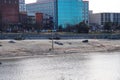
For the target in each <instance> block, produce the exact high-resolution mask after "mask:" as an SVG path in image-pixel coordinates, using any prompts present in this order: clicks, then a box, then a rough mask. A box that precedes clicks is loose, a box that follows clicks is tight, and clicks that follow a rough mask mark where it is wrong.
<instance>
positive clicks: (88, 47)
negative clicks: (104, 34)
mask: <svg viewBox="0 0 120 80" xmlns="http://www.w3.org/2000/svg"><path fill="white" fill-rule="evenodd" d="M51 47H52V41H51V40H22V41H16V40H0V58H4V57H20V56H36V55H52V54H57V55H60V54H72V53H93V52H101V53H102V52H119V51H120V40H97V39H90V40H89V42H88V43H83V42H82V39H77V40H56V41H55V40H54V51H52V50H51Z"/></svg>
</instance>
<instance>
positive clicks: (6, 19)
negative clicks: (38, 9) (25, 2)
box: [0, 0, 19, 24]
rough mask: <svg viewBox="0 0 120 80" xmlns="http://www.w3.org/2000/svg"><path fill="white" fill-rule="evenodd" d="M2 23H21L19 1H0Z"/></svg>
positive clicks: (0, 19)
mask: <svg viewBox="0 0 120 80" xmlns="http://www.w3.org/2000/svg"><path fill="white" fill-rule="evenodd" d="M0 21H1V23H4V24H8V23H18V22H19V0H0Z"/></svg>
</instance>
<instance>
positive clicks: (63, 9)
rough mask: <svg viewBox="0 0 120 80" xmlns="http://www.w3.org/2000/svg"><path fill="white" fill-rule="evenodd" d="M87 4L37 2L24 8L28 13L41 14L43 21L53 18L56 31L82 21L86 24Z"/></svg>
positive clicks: (51, 0)
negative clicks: (60, 27)
mask: <svg viewBox="0 0 120 80" xmlns="http://www.w3.org/2000/svg"><path fill="white" fill-rule="evenodd" d="M88 4H89V3H88V1H82V0H37V2H36V3H32V4H27V5H26V8H27V12H28V13H34V14H35V13H43V18H44V19H46V18H50V17H53V22H54V25H55V26H54V29H57V28H58V26H62V27H67V25H75V24H78V23H80V22H82V21H86V23H88Z"/></svg>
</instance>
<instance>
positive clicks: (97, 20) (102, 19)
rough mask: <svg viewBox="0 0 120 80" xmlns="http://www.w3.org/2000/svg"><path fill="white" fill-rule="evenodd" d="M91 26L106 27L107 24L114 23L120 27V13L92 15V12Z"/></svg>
mask: <svg viewBox="0 0 120 80" xmlns="http://www.w3.org/2000/svg"><path fill="white" fill-rule="evenodd" d="M89 16H90V19H89V20H90V24H97V25H104V24H105V23H107V22H112V23H114V24H115V25H120V13H110V12H109V13H92V12H90V14H89Z"/></svg>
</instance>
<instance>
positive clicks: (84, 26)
mask: <svg viewBox="0 0 120 80" xmlns="http://www.w3.org/2000/svg"><path fill="white" fill-rule="evenodd" d="M76 29H77V32H78V33H89V26H88V25H87V24H86V23H85V22H80V23H79V24H78V25H76Z"/></svg>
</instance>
